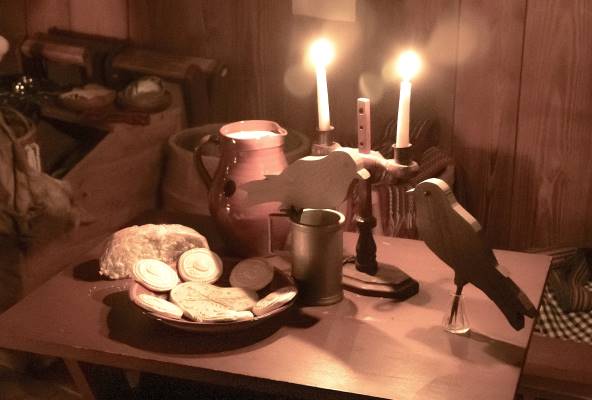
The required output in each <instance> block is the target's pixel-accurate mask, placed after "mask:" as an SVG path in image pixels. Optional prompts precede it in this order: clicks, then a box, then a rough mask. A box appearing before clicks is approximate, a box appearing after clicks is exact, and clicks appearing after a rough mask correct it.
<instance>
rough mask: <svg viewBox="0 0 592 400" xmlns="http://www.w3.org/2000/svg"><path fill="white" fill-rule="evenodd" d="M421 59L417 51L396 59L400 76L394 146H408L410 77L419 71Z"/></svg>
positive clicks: (406, 53)
mask: <svg viewBox="0 0 592 400" xmlns="http://www.w3.org/2000/svg"><path fill="white" fill-rule="evenodd" d="M420 68H421V60H420V58H419V56H418V55H417V53H415V52H413V51H406V52H404V53H402V54H401V55H400V56H399V59H398V60H397V73H398V74H399V76H401V78H402V80H401V90H400V92H399V113H398V114H397V137H396V140H395V147H397V148H402V147H409V146H410V143H409V108H410V101H411V78H413V77H414V76H415V74H417V72H419V69H420Z"/></svg>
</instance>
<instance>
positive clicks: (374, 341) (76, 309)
mask: <svg viewBox="0 0 592 400" xmlns="http://www.w3.org/2000/svg"><path fill="white" fill-rule="evenodd" d="M356 238H357V235H354V234H350V233H346V234H345V236H344V247H345V249H346V251H348V250H349V251H350V252H353V248H354V247H355V240H356ZM376 242H377V246H378V259H379V261H382V262H386V263H389V264H393V265H397V266H398V267H399V268H401V269H402V270H403V271H405V272H407V273H408V274H409V275H411V276H412V277H413V278H415V279H416V280H418V281H419V284H420V291H419V293H418V294H417V295H415V296H414V297H412V298H411V299H409V300H407V301H404V302H394V301H392V300H389V299H384V298H373V297H364V296H361V295H357V294H353V293H350V292H347V291H346V292H345V297H344V299H343V300H342V301H341V302H340V303H338V304H335V305H331V306H322V307H304V308H298V307H293V308H292V309H290V310H289V311H288V312H286V313H285V314H283V315H282V316H281V317H278V318H274V319H272V320H270V321H266V322H263V323H262V324H260V325H258V326H257V328H254V329H251V330H249V331H245V332H239V333H234V334H225V335H205V334H197V333H191V332H184V331H179V330H175V329H174V328H171V327H168V326H165V325H162V324H160V323H158V322H157V321H154V320H152V319H150V318H148V317H146V316H145V315H143V314H142V313H141V312H139V311H138V309H137V308H136V307H135V306H134V305H132V304H131V302H130V300H129V299H128V296H127V291H126V288H127V284H128V283H129V281H126V280H119V281H110V280H104V279H101V278H100V277H99V275H98V272H97V271H98V262H97V261H96V260H95V261H89V262H87V263H84V264H81V265H78V266H74V267H72V268H69V269H66V270H64V271H63V272H61V273H60V274H58V275H56V276H54V277H53V278H52V279H51V280H49V281H48V282H46V283H45V284H44V285H42V286H41V287H39V288H38V289H37V290H36V291H34V292H33V293H31V294H30V295H29V296H27V297H26V298H25V299H24V300H22V301H21V302H20V303H19V304H17V305H15V306H14V307H12V308H11V309H9V310H8V311H7V312H5V313H4V314H2V315H0V347H5V348H11V349H17V350H25V351H30V352H34V353H40V354H47V355H53V356H59V357H64V358H71V359H75V360H80V361H86V362H91V363H97V364H103V365H110V366H115V367H119V368H128V369H135V370H141V371H147V372H153V373H159V374H163V375H170V376H176V377H180V378H187V379H195V380H199V381H203V382H209V383H217V384H223V385H232V386H235V387H246V386H248V387H249V388H251V389H253V390H261V391H265V392H270V393H292V394H294V395H298V396H301V397H313V396H314V397H317V398H357V397H360V398H363V397H376V398H397V399H431V400H435V399H475V398H479V399H496V400H499V399H513V398H514V392H515V390H516V387H517V384H518V379H519V376H520V372H521V367H522V365H523V362H524V359H525V356H526V349H527V347H528V343H529V340H530V335H531V333H532V329H533V322H534V321H533V320H530V319H527V320H526V324H525V327H524V329H522V330H521V331H518V332H517V331H514V330H513V329H512V327H511V326H510V325H509V324H508V323H507V322H506V320H505V318H504V316H503V314H502V313H501V312H500V311H499V310H498V309H497V308H496V307H495V305H494V303H493V302H491V301H490V300H489V299H488V298H487V297H486V296H485V295H484V294H483V293H482V292H480V291H479V290H478V289H476V288H475V287H473V286H472V285H467V286H466V287H465V290H464V292H463V293H464V295H465V305H466V308H467V314H468V317H469V320H470V324H471V331H470V333H469V334H468V335H454V334H450V333H447V332H445V331H443V329H442V328H441V321H442V318H443V315H444V313H445V309H446V308H447V307H448V306H449V305H448V302H449V299H448V297H449V293H450V292H451V291H453V290H454V286H453V282H452V278H453V274H452V270H451V269H450V268H448V267H447V266H446V265H445V264H443V263H442V262H441V261H440V260H439V259H438V258H436V256H435V255H433V254H432V253H431V252H430V251H429V250H428V248H427V247H426V246H425V244H424V243H423V242H421V241H414V240H406V239H395V238H384V237H376ZM495 254H496V256H497V258H498V260H499V261H500V264H502V265H503V266H504V267H505V269H506V271H508V272H509V276H510V277H511V278H512V279H513V280H514V281H515V282H516V283H517V284H518V285H519V286H520V287H521V288H522V289H523V291H524V292H525V293H526V294H527V296H528V297H529V298H530V299H531V300H532V301H533V303H534V304H535V305H536V306H538V305H539V303H540V299H541V295H542V290H543V286H544V282H545V279H546V276H547V272H548V268H549V261H550V259H549V257H547V256H543V255H534V254H523V253H516V252H508V251H496V252H495Z"/></svg>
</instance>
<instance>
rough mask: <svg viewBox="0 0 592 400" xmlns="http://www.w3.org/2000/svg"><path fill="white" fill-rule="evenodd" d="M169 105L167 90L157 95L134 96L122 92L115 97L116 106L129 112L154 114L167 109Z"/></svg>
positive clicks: (170, 100) (169, 99) (143, 94)
mask: <svg viewBox="0 0 592 400" xmlns="http://www.w3.org/2000/svg"><path fill="white" fill-rule="evenodd" d="M171 103H172V97H171V93H170V92H169V91H168V90H165V91H163V92H159V93H141V94H137V95H134V96H132V95H129V94H127V91H123V92H119V93H118V95H117V104H118V105H119V106H121V107H123V108H125V109H126V110H130V111H139V112H146V113H155V112H159V111H163V110H165V109H167V107H168V106H170V105H171Z"/></svg>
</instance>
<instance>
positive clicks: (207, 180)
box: [193, 134, 219, 190]
mask: <svg viewBox="0 0 592 400" xmlns="http://www.w3.org/2000/svg"><path fill="white" fill-rule="evenodd" d="M209 142H212V143H219V141H218V135H211V134H208V135H205V136H203V137H202V138H201V139H199V143H198V144H197V146H195V149H194V150H193V165H194V166H195V170H196V171H197V174H198V175H199V176H200V177H201V179H202V181H203V183H204V184H205V185H206V188H208V190H210V188H211V187H212V177H211V176H210V173H209V172H208V170H207V169H206V166H205V165H204V163H203V160H202V158H201V156H202V148H203V146H204V145H205V144H207V143H209Z"/></svg>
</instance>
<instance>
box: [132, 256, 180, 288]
mask: <svg viewBox="0 0 592 400" xmlns="http://www.w3.org/2000/svg"><path fill="white" fill-rule="evenodd" d="M132 276H133V278H134V279H135V280H136V282H139V283H141V284H142V285H144V286H145V287H147V288H148V289H150V290H153V291H155V292H166V291H169V290H171V289H172V288H174V287H175V286H177V284H178V283H179V282H180V281H179V276H178V275H177V272H176V271H175V270H174V269H172V268H171V267H170V266H168V265H167V264H166V263H164V262H162V261H160V260H154V259H150V258H148V259H141V260H138V261H137V262H136V263H135V264H134V267H133V268H132Z"/></svg>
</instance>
